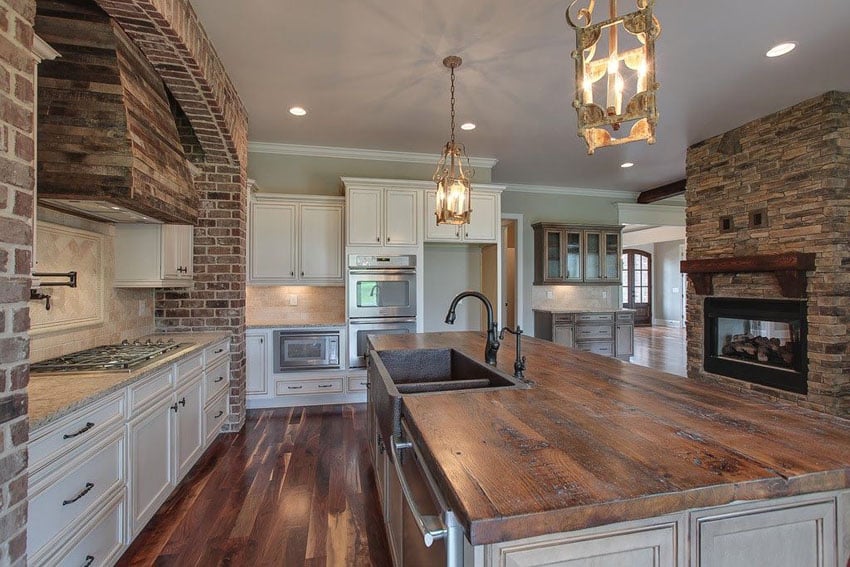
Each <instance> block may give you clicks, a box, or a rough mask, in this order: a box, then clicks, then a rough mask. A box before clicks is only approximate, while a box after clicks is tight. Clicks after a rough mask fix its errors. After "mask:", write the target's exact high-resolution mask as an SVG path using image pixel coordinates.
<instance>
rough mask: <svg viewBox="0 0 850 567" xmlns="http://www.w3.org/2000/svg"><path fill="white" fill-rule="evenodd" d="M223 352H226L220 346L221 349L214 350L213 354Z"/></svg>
mask: <svg viewBox="0 0 850 567" xmlns="http://www.w3.org/2000/svg"><path fill="white" fill-rule="evenodd" d="M223 352H224V349H223V348H220V349H218V350H217V351H214V352H213V354H221V353H223Z"/></svg>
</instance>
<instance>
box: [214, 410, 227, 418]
mask: <svg viewBox="0 0 850 567" xmlns="http://www.w3.org/2000/svg"><path fill="white" fill-rule="evenodd" d="M223 415H224V410H218V413H217V414H215V416H214V417H213V419H218V418H220V417H221V416H223Z"/></svg>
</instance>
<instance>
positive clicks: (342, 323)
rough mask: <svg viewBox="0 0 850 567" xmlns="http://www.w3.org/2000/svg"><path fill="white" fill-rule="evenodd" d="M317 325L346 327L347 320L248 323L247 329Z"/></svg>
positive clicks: (308, 327)
mask: <svg viewBox="0 0 850 567" xmlns="http://www.w3.org/2000/svg"><path fill="white" fill-rule="evenodd" d="M316 327H345V321H337V322H330V323H306V322H305V323H263V324H248V325H245V328H246V329H313V328H316Z"/></svg>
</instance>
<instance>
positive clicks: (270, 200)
mask: <svg viewBox="0 0 850 567" xmlns="http://www.w3.org/2000/svg"><path fill="white" fill-rule="evenodd" d="M249 214H250V217H249V250H248V270H249V281H250V283H253V284H274V285H287V284H309V285H322V284H326V285H328V284H330V285H340V284H342V281H343V280H342V275H343V269H342V256H343V241H342V230H343V219H344V216H343V198H342V197H323V196H312V195H297V196H292V195H281V196H278V195H254V196H253V197H252V200H251V206H250V213H249Z"/></svg>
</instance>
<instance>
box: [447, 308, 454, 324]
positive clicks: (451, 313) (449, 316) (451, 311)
mask: <svg viewBox="0 0 850 567" xmlns="http://www.w3.org/2000/svg"><path fill="white" fill-rule="evenodd" d="M446 323H448V324H449V325H454V324H455V310H454V309H449V312H448V313H446Z"/></svg>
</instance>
